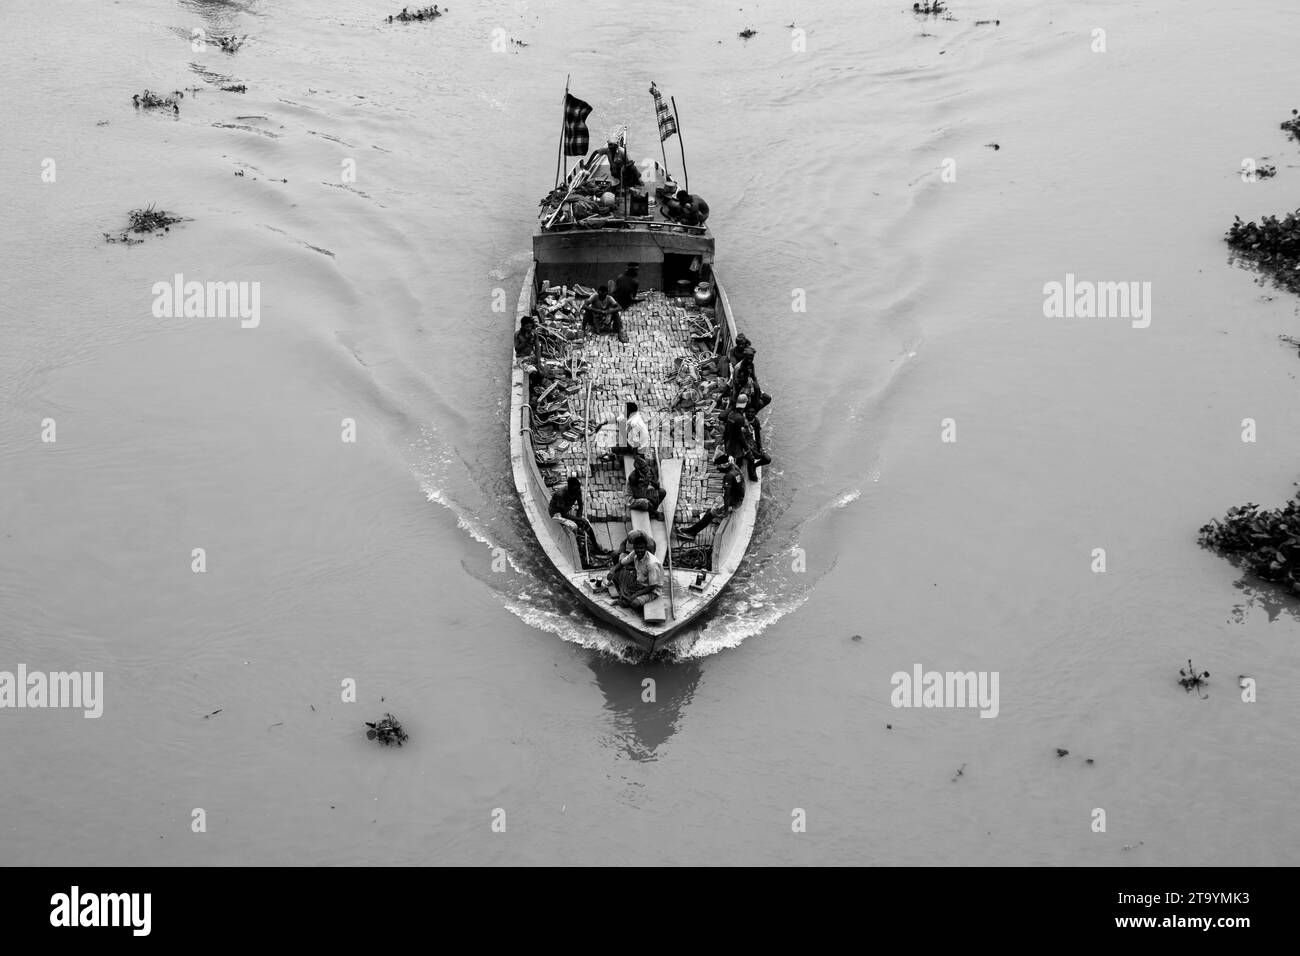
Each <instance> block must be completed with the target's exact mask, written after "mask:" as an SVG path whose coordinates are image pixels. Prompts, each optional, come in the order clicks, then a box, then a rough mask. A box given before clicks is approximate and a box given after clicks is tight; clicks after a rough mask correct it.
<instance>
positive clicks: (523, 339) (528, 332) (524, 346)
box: [515, 315, 537, 359]
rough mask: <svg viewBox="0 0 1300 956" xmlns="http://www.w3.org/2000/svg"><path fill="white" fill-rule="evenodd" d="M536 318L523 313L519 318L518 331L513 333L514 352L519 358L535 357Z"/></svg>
mask: <svg viewBox="0 0 1300 956" xmlns="http://www.w3.org/2000/svg"><path fill="white" fill-rule="evenodd" d="M536 352H537V320H536V319H535V318H533V317H532V316H531V315H525V316H524V317H523V318H522V319H520V320H519V331H518V332H516V333H515V354H516V355H518V356H519V357H520V358H531V359H536V357H537V356H536V354H535V353H536Z"/></svg>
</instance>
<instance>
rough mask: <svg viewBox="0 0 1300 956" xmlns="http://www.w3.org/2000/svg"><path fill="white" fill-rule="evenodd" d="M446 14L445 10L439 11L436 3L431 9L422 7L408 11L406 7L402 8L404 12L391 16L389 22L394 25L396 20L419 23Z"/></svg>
mask: <svg viewBox="0 0 1300 956" xmlns="http://www.w3.org/2000/svg"><path fill="white" fill-rule="evenodd" d="M446 12H447V11H446V10H445V9H444V10H439V9H438V5H437V4H436V3H435V4H434V5H433V6H431V7H420V8H419V9H418V10H408V9H407V8H406V7H402V12H401V13H397V14H394V15H392V16H390V17H389V18H388V22H389V23H392V22H393V21H394V20H396V21H398V22H400V23H417V22H421V21H424V20H432V19H434V18H435V17H440V16H442V15H443V14H444V13H446Z"/></svg>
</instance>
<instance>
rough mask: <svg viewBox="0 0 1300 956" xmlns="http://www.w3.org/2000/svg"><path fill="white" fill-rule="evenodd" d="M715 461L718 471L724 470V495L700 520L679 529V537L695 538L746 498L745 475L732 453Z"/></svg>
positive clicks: (720, 456) (737, 506)
mask: <svg viewBox="0 0 1300 956" xmlns="http://www.w3.org/2000/svg"><path fill="white" fill-rule="evenodd" d="M713 463H714V464H715V465H716V466H717V468H718V471H720V472H722V497H721V498H720V499H718V502H717V504H715V505H714V506H713V507H712V508H710V509H709V510H708V511H706V512H704V515H703V516H702V517H701V518H700V520H699V521H697V522H695V524H693V525H691V526H690V527H689V528H684V529H682V530H681V531H678V532H677V536H678V537H679V538H694V537H695V536H696V535H698V534H699V533H700V532H701V531H703V530H704V529H705V528H707V527H708V526H709V525H711V524H713V523H714V522H715V521H721V520H722V519H723V518H725V517H726V516H727V515H729V514H731V512H733V511H735V510H736V509H737V508H739V507H740V504H741V502H743V501H744V500H745V476H744V475H742V474H741V473H740V469H739V468H738V467H736V460H735V459H734V458H732V457H731V456H730V455H719V456H718V457H717V458H715V459H713Z"/></svg>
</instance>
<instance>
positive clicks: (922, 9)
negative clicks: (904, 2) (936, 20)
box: [912, 0, 948, 17]
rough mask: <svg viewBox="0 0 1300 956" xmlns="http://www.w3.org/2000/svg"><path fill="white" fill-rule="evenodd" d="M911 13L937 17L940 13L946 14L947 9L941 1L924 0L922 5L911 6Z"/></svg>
mask: <svg viewBox="0 0 1300 956" xmlns="http://www.w3.org/2000/svg"><path fill="white" fill-rule="evenodd" d="M912 12H913V13H920V14H923V15H925V16H930V17H937V16H938V15H939V14H941V13H947V12H948V8H947V7H945V6H944V5H943V0H925V2H923V3H914V4H912Z"/></svg>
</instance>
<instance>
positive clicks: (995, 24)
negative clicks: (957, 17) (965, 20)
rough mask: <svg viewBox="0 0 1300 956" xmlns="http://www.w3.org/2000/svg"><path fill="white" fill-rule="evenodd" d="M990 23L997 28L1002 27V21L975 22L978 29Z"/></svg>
mask: <svg viewBox="0 0 1300 956" xmlns="http://www.w3.org/2000/svg"><path fill="white" fill-rule="evenodd" d="M990 23H991V24H993V25H994V26H995V27H998V26H1001V25H1002V21H1001V20H976V21H975V25H976V26H977V27H983V26H988V25H989V24H990Z"/></svg>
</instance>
